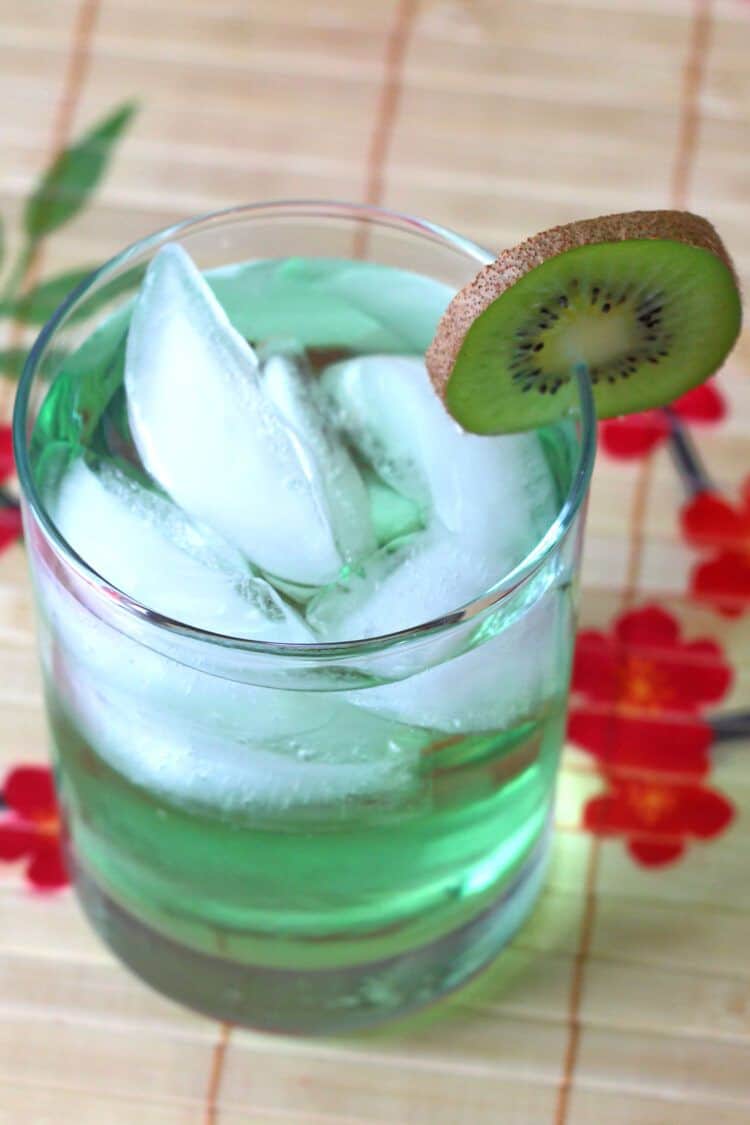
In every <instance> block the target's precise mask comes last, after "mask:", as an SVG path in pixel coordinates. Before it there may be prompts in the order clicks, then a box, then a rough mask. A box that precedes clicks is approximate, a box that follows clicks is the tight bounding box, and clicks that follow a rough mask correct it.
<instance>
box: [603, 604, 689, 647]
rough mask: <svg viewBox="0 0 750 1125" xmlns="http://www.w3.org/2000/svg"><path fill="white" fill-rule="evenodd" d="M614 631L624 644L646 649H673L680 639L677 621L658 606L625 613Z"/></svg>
mask: <svg viewBox="0 0 750 1125" xmlns="http://www.w3.org/2000/svg"><path fill="white" fill-rule="evenodd" d="M614 631H615V636H616V637H617V639H618V641H620V642H621V643H622V644H627V645H642V646H644V647H653V646H656V645H658V646H665V647H668V648H671V647H673V646H674V645H676V644H677V643H678V641H679V638H680V627H679V625H678V623H677V621H676V620H675V619H674V617H673V616H672V614H671V613H667V612H666V610H663V609H662V608H661V607H660V606H658V605H646V606H643V607H642V608H641V609H634V610H630V611H629V612H628V613H623V614H622V615H621V616H620V617H619V618H618V619H617V621H616V622H615V629H614Z"/></svg>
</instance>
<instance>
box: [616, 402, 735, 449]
mask: <svg viewBox="0 0 750 1125" xmlns="http://www.w3.org/2000/svg"><path fill="white" fill-rule="evenodd" d="M671 409H672V410H673V411H674V413H675V414H677V415H679V417H680V418H682V420H683V421H684V422H691V423H694V424H698V425H713V424H714V423H716V422H720V421H721V419H722V418H723V417H724V415H725V414H726V406H725V404H724V399H723V397H722V395H721V392H720V391H719V390H718V389H717V388H716V386H715V385H714V384H713V383H703V384H702V386H700V387H694V388H693V390H692V391H688V392H687V394H684V395H682V396H681V398H678V399H677V400H676V401H675V402H673V403H672V407H671ZM668 436H669V421H668V419H667V418H666V416H665V415H664V413H663V412H662V411H661V410H644V411H642V412H641V413H640V414H627V415H626V416H625V417H624V418H610V419H608V421H606V422H602V424H601V426H600V427H599V438H600V444H601V447H602V449H603V450H604V451H605V453H609V454H610V456H612V457H619V458H620V459H621V460H630V459H632V458H634V457H645V455H646V454H647V453H651V451H652V450H654V449H656V448H657V446H659V445H661V444H662V442H664V441H666V439H667V437H668Z"/></svg>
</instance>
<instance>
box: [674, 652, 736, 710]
mask: <svg viewBox="0 0 750 1125" xmlns="http://www.w3.org/2000/svg"><path fill="white" fill-rule="evenodd" d="M670 672H671V674H672V682H673V683H674V684H675V686H676V687H677V688H678V690H679V692H680V694H681V695H683V696H684V697H686V698H687V699H689V700H692V701H693V702H694V703H696V704H698V705H700V704H704V703H717V702H718V701H719V700H720V699H722V698H723V697H724V696H725V695H726V693H727V692H728V691H729V688H730V687H731V684H732V669H731V668H730V667H729V665H728V664H727V663H726V661H725V660H724V653H723V652H722V650H721V648H720V647H719V645H717V644H716V642H715V641H709V640H698V641H691V642H690V643H689V644H686V645H685V647H684V648H683V658H682V659H681V660H680V661H679V662H675V663H674V664H673V665H672V667H671V668H670Z"/></svg>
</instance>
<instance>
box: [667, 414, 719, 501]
mask: <svg viewBox="0 0 750 1125" xmlns="http://www.w3.org/2000/svg"><path fill="white" fill-rule="evenodd" d="M663 413H664V415H665V417H666V419H667V421H668V423H669V450H670V452H671V454H672V460H673V461H674V463H675V465H676V467H677V472H678V473H679V474H680V479H681V480H682V483H683V485H684V487H685V491H686V492H687V494H688V496H689V497H691V498H692V497H693V496H697V495H698V494H699V493H700V492H713V490H714V485H713V481H712V480H711V478H710V476H709V475H708V472H707V470H706V467H705V465H704V464H703V462H702V461H701V458H700V456H699V454H698V450H697V449H696V447H695V443H694V442H693V439H692V438H691V437H690V434H689V433H688V431H687V427H686V426H683V424H682V420H681V419H680V417H679V415H677V414H675V412H674V411H673V410H670V408H669V407H668V406H665V407H664V408H663Z"/></svg>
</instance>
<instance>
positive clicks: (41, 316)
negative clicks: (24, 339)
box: [0, 265, 146, 325]
mask: <svg viewBox="0 0 750 1125" xmlns="http://www.w3.org/2000/svg"><path fill="white" fill-rule="evenodd" d="M145 268H146V267H145V266H144V265H141V266H134V267H133V269H130V270H127V271H126V272H125V273H123V274H120V275H119V277H114V278H112V280H111V281H107V282H105V283H104V285H102V286H100V288H99V289H96V290H95V291H94V292H93V293H87V294H86V297H85V299H84V300H83V301H82V302H81V304H79V305H78V307H77V308H75V309H74V310H73V312H72V313H71V314H70V316H69V318H68V323H70V324H73V323H74V322H75V321H77V320H85V319H86V318H87V317H89V316H91V315H92V314H93V313H95V312H98V311H99V309H101V308H104V306H105V305H108V304H109V302H110V301H113V300H114V299H115V297H119V296H121V295H122V294H123V293H126V294H127V293H130V292H133V293H134V292H135V291H136V290H137V289H138V287H139V285H140V283H141V281H142V280H143V274H144V272H145ZM95 269H96V267H95V266H82V267H81V268H80V269H75V270H67V271H66V272H65V273H60V274H58V275H57V276H56V277H51V278H50V279H49V280H48V281H42V282H40V283H39V285H35V286H34V288H33V289H30V290H29V292H28V293H24V295H23V297H19V298H17V300H15V301H10V302H7V303H0V316H7V317H9V318H10V319H11V320H18V321H21V323H22V324H35V325H38V324H45V323H46V322H47V321H48V320H49V318H50V317H51V316H52V314H53V312H55V310H56V309H57V308H58V306H59V305H61V304H62V302H63V301H64V300H65V298H66V297H67V296H68V295H69V294H70V293H72V292H73V290H74V289H75V288H76V286H78V285H80V284H81V282H82V281H85V279H86V278H87V277H90V275H91V274H92V273H93V272H94V270H95Z"/></svg>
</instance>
